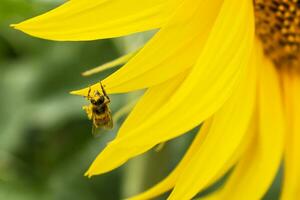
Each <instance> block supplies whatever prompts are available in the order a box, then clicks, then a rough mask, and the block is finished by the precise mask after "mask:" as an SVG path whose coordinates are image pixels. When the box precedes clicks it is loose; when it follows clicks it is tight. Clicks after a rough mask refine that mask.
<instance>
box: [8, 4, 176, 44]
mask: <svg viewBox="0 0 300 200" xmlns="http://www.w3.org/2000/svg"><path fill="white" fill-rule="evenodd" d="M172 6H175V5H173V4H170V3H168V1H166V0H143V1H139V0H126V1H124V0H97V1H96V0H76V1H74V0H73V1H67V2H66V3H64V4H63V5H62V6H60V7H58V8H56V9H53V10H51V11H50V12H47V13H45V14H42V15H40V16H37V17H34V18H32V19H29V20H27V21H24V22H22V23H19V24H16V25H13V27H15V28H16V29H19V30H22V31H24V32H25V33H28V34H30V35H33V36H36V37H40V38H45V39H51V40H64V41H77V40H95V39H103V38H112V37H119V36H123V35H128V34H131V33H135V32H140V31H145V30H150V29H155V28H159V27H161V26H162V24H163V23H164V22H165V21H166V20H167V18H168V16H169V15H170V13H171V11H172V9H174V7H172Z"/></svg>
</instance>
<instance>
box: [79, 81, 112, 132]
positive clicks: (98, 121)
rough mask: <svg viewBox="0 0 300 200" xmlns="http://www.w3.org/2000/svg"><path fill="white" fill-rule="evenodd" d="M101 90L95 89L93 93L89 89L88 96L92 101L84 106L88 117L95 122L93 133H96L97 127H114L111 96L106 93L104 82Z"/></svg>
mask: <svg viewBox="0 0 300 200" xmlns="http://www.w3.org/2000/svg"><path fill="white" fill-rule="evenodd" d="M100 89H101V92H99V91H98V90H95V91H94V95H91V88H90V89H89V91H88V95H87V96H86V98H87V99H88V100H89V101H90V104H89V105H86V106H83V110H85V112H86V114H87V116H88V118H89V119H90V120H91V121H92V122H93V128H92V134H93V135H94V136H95V135H96V129H97V128H105V129H112V128H113V120H112V116H111V111H110V109H109V106H108V104H109V103H110V98H109V97H108V95H107V94H106V92H105V90H104V87H103V85H102V83H101V82H100Z"/></svg>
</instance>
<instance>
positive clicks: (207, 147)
mask: <svg viewBox="0 0 300 200" xmlns="http://www.w3.org/2000/svg"><path fill="white" fill-rule="evenodd" d="M13 26H14V27H15V28H16V29H19V30H22V31H24V32H25V33H28V34H30V35H33V36H36V37H40V38H45V39H51V40H59V41H82V40H96V39H103V38H113V37H119V36H123V35H127V34H132V33H136V32H142V31H147V30H152V29H158V31H157V32H156V34H155V35H154V36H153V38H152V39H151V40H150V41H149V42H148V43H146V44H145V46H144V47H143V48H142V49H140V50H139V51H138V53H136V54H135V55H134V56H133V57H132V58H131V59H130V60H129V61H128V62H127V63H126V64H125V65H124V66H123V67H122V68H120V69H119V70H117V71H116V72H115V73H113V74H112V75H110V76H109V77H107V78H106V79H105V80H103V81H102V83H103V85H104V86H105V89H106V91H107V93H108V94H113V93H126V92H130V91H134V90H139V89H146V92H145V94H144V95H143V96H142V97H141V99H140V100H139V102H138V103H137V105H136V106H135V107H134V109H133V111H132V112H131V113H130V115H129V116H128V118H127V119H126V121H125V122H124V123H123V125H122V127H121V128H120V130H119V132H118V135H117V137H116V138H115V139H114V140H113V141H112V142H110V143H109V144H108V145H107V147H106V148H105V149H104V150H103V151H102V152H101V153H100V154H99V155H98V157H97V158H96V160H95V161H94V162H93V164H92V165H91V167H90V168H89V169H88V171H87V172H86V175H87V176H93V175H98V174H103V173H106V172H108V171H111V170H112V169H115V168H117V167H119V166H120V165H122V164H123V163H125V162H126V161H128V160H129V159H130V158H132V157H135V156H137V155H139V154H142V153H144V152H146V151H147V150H149V149H151V148H153V147H154V146H155V145H157V144H159V143H162V142H165V141H168V140H170V139H172V138H175V137H177V136H179V135H182V134H184V133H186V132H188V131H189V130H191V129H193V128H195V127H197V126H198V125H200V124H202V123H203V125H202V128H201V129H200V130H199V133H198V134H197V135H196V137H195V139H194V141H193V143H192V144H191V146H190V147H189V149H188V150H187V152H186V154H185V156H184V157H183V158H182V160H181V161H180V163H179V164H178V165H177V167H176V168H175V169H174V170H173V171H172V172H171V173H170V174H169V176H167V177H166V178H165V179H164V180H162V181H161V182H160V183H158V184H157V185H155V186H154V187H152V188H150V189H149V190H148V191H146V192H144V193H142V194H140V195H137V196H135V197H133V198H132V199H151V198H154V197H155V196H158V195H160V194H162V193H164V192H166V191H169V190H172V192H171V194H170V196H169V198H168V199H179V200H184V199H191V198H193V197H194V196H195V195H197V194H198V193H199V192H201V191H203V190H204V189H206V188H207V187H208V186H210V185H212V184H213V183H215V182H216V181H217V180H218V179H219V178H220V177H223V176H224V174H226V173H227V172H228V171H229V170H231V169H232V170H231V174H230V176H229V178H228V179H227V180H226V182H225V184H224V185H223V186H222V187H220V188H219V189H218V190H217V191H216V192H214V193H212V194H211V195H210V196H208V197H204V199H205V198H207V199H243V200H247V199H249V200H254V199H261V198H262V197H263V196H264V194H265V193H266V191H267V190H268V188H269V187H270V185H271V184H272V182H273V180H274V177H275V176H276V174H277V172H278V170H279V168H280V166H281V164H282V163H284V178H283V190H282V194H281V199H286V200H293V199H297V198H299V196H300V103H299V102H300V72H299V70H300V1H299V0H270V1H264V0H254V1H251V0H243V1H240V0H143V1H141V0H110V1H109V0H69V1H67V2H66V3H64V4H63V5H62V6H60V7H58V8H56V9H54V10H52V11H50V12H48V13H45V14H43V15H40V16H38V17H35V18H32V19H29V20H27V21H25V22H22V23H20V24H17V25H13ZM91 89H92V90H98V89H99V83H97V84H95V85H93V86H92V87H91ZM88 90H89V87H87V88H84V89H82V90H78V91H74V92H73V94H77V95H82V96H86V95H87V93H88Z"/></svg>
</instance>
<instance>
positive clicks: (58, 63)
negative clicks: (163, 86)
mask: <svg viewBox="0 0 300 200" xmlns="http://www.w3.org/2000/svg"><path fill="white" fill-rule="evenodd" d="M60 3H62V1H61V0H56V1H55V0H0V92H1V93H0V97H1V98H0V99H1V100H0V102H1V103H0V113H1V115H0V130H1V132H0V200H2V199H8V200H27V199H28V200H32V199H33V200H34V199H45V200H48V199H49V200H50V199H51V200H64V199H72V200H81V199H85V200H94V199H95V200H96V199H97V200H99V199H103V200H118V199H122V198H124V197H128V196H130V195H133V194H136V193H137V192H140V191H142V190H144V189H146V188H148V187H149V186H151V185H153V184H154V183H156V182H157V181H159V180H161V179H162V178H163V177H165V176H166V175H167V174H168V173H169V172H170V171H171V169H172V168H174V166H175V165H176V163H177V162H178V161H179V160H180V158H181V157H182V155H183V153H184V151H185V149H186V148H187V146H188V145H189V143H190V141H191V139H192V138H193V135H194V133H195V130H194V131H192V133H189V134H186V135H184V136H182V137H180V138H178V139H175V140H173V141H172V142H169V143H167V144H166V145H165V147H164V148H163V149H162V150H161V151H160V152H156V151H154V150H151V151H150V152H148V153H146V154H145V155H142V156H140V157H138V158H135V159H133V160H132V161H130V162H129V163H127V164H125V165H124V166H122V167H121V168H119V169H117V170H114V171H112V172H111V173H108V174H105V175H101V176H96V177H93V178H91V179H88V178H86V177H84V176H83V174H84V172H85V170H86V169H87V168H88V167H89V165H90V164H91V162H92V161H93V159H94V158H95V157H96V155H97V154H98V153H99V152H100V151H101V150H102V149H103V148H104V147H105V145H106V143H107V142H108V141H110V140H112V139H113V138H114V136H115V134H116V131H117V130H118V127H119V126H120V123H122V120H124V117H125V116H124V117H123V118H121V119H120V120H118V121H117V122H115V128H114V129H113V130H112V131H107V132H103V133H101V134H100V136H99V137H97V138H94V137H92V135H91V122H90V121H89V120H88V119H87V117H86V115H85V113H84V112H83V110H82V109H81V107H82V105H84V104H86V103H87V101H86V100H85V99H83V98H81V97H76V96H71V95H69V91H71V90H74V89H79V88H82V87H85V86H87V85H89V84H92V83H94V82H97V81H99V80H101V79H103V78H104V77H106V76H107V75H108V74H110V73H112V71H107V72H105V73H102V74H99V75H94V76H92V77H88V78H86V77H82V76H81V75H80V74H81V73H82V72H83V71H85V70H88V69H90V68H92V67H95V66H98V65H100V64H103V63H105V62H107V61H110V60H111V59H114V58H116V57H118V56H120V55H123V54H125V53H126V52H130V51H132V50H135V49H137V48H138V47H140V46H141V45H143V44H144V43H145V41H147V40H148V39H149V36H151V33H146V34H137V35H134V36H129V37H125V38H118V39H114V40H102V41H92V42H53V41H46V40H41V39H37V38H32V37H30V36H27V35H25V34H23V33H21V32H19V31H16V30H13V29H11V28H9V24H11V23H17V22H20V21H22V20H24V19H27V18H30V17H33V16H35V15H37V14H40V13H43V12H44V11H46V10H49V9H51V8H53V7H55V6H57V5H59V4H60ZM139 95H140V93H139V92H136V93H131V94H124V95H114V96H112V104H111V108H112V111H113V113H117V112H118V110H120V109H122V108H123V107H124V106H126V105H128V104H130V102H132V101H135V100H136V99H137V97H138V96H139ZM279 187H280V176H278V180H277V181H276V182H275V184H274V187H273V189H272V190H271V191H270V193H269V194H268V195H267V197H266V199H277V198H276V197H277V195H278V191H279ZM159 199H166V197H165V196H162V197H160V198H159Z"/></svg>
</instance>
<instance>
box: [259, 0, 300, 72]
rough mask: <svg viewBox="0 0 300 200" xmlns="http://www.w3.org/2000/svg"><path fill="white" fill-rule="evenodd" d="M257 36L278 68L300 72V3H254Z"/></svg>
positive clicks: (294, 0) (283, 0) (298, 0)
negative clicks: (295, 69) (294, 69)
mask: <svg viewBox="0 0 300 200" xmlns="http://www.w3.org/2000/svg"><path fill="white" fill-rule="evenodd" d="M254 4H255V22H256V34H257V35H258V37H259V38H260V40H261V41H262V44H263V48H264V52H265V54H266V55H267V56H268V57H269V58H270V59H271V60H272V61H273V62H274V64H275V65H276V66H277V67H280V68H282V67H285V68H286V67H289V68H297V69H298V70H300V0H254Z"/></svg>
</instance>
